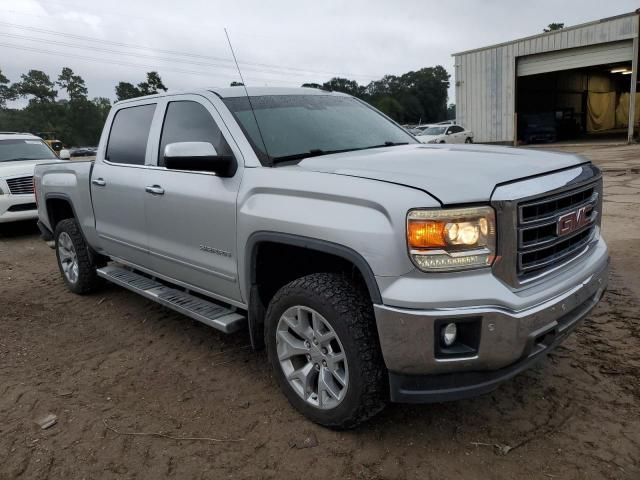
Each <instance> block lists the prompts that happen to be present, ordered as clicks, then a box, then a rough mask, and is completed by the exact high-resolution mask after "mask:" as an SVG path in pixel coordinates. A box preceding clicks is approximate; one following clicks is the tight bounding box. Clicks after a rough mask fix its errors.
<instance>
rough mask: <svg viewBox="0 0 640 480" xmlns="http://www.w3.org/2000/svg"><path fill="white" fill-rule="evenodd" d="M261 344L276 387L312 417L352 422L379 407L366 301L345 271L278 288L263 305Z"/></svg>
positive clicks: (330, 423)
mask: <svg viewBox="0 0 640 480" xmlns="http://www.w3.org/2000/svg"><path fill="white" fill-rule="evenodd" d="M265 343H266V346H267V354H268V357H269V361H270V362H271V366H272V368H273V370H274V373H275V376H276V379H277V381H278V384H279V385H280V388H281V389H282V390H283V392H284V394H285V396H286V397H287V399H288V400H289V402H290V403H291V405H293V407H295V408H296V409H297V410H298V411H299V412H301V413H302V414H303V415H305V416H306V417H307V418H309V419H310V420H312V421H313V422H316V423H318V424H320V425H324V426H326V427H330V428H335V429H346V428H353V427H355V426H357V425H358V424H360V423H362V422H364V421H365V420H367V419H369V418H371V417H372V416H373V415H375V414H376V413H378V412H379V411H380V410H382V409H383V408H384V406H385V399H386V394H387V385H386V371H385V368H384V362H383V360H382V354H381V352H380V343H379V341H378V336H377V331H376V326H375V321H374V317H373V309H372V305H371V302H370V300H369V299H368V296H366V295H365V293H364V292H363V291H362V290H361V289H359V288H358V287H356V286H355V285H354V284H352V283H351V282H350V281H349V280H348V279H347V278H346V277H344V276H342V275H338V274H330V273H316V274H312V275H308V276H306V277H302V278H299V279H297V280H294V281H293V282H291V283H289V284H287V285H285V286H284V287H282V288H281V289H280V290H279V291H278V292H277V293H276V295H275V296H274V297H273V299H272V300H271V302H270V304H269V308H268V310H267V314H266V324H265Z"/></svg>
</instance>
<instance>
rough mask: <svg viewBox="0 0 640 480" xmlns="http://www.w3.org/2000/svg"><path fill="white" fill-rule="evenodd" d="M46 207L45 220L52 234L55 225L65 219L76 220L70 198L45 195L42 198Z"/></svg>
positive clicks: (52, 194) (61, 195) (58, 194)
mask: <svg viewBox="0 0 640 480" xmlns="http://www.w3.org/2000/svg"><path fill="white" fill-rule="evenodd" d="M44 202H45V205H46V206H47V220H48V221H49V227H50V228H51V231H52V232H55V230H56V225H57V224H58V223H60V222H61V221H62V220H65V219H67V218H75V219H76V220H78V216H77V215H76V211H75V208H74V206H73V202H72V201H71V198H70V197H69V196H68V195H66V194H64V193H47V194H45V197H44Z"/></svg>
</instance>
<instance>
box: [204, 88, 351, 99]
mask: <svg viewBox="0 0 640 480" xmlns="http://www.w3.org/2000/svg"><path fill="white" fill-rule="evenodd" d="M208 90H209V91H211V92H213V93H215V94H216V95H218V96H219V97H221V98H233V97H246V96H247V92H248V93H249V96H250V97H260V96H263V95H345V94H344V93H340V92H329V91H327V90H320V89H318V88H307V87H247V89H246V91H245V88H244V87H222V88H209V89H208Z"/></svg>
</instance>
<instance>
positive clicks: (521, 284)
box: [35, 87, 609, 428]
mask: <svg viewBox="0 0 640 480" xmlns="http://www.w3.org/2000/svg"><path fill="white" fill-rule="evenodd" d="M35 185H36V192H37V200H38V205H39V218H40V220H39V222H40V223H39V225H40V228H41V230H42V232H43V236H44V237H45V238H47V239H53V240H55V252H56V255H57V259H58V264H59V266H60V271H61V272H62V278H63V280H64V282H66V284H67V286H68V287H69V289H70V290H72V291H73V292H75V293H79V294H84V293H89V292H91V291H93V290H95V289H96V288H99V286H100V283H101V281H102V280H105V279H106V280H108V281H110V282H114V283H116V284H118V285H121V286H122V287H125V288H127V289H130V290H132V291H134V292H136V293H138V294H140V295H142V296H144V297H146V298H148V299H151V300H153V301H156V302H159V303H160V304H162V305H165V306H167V307H169V308H172V309H175V310H177V311H178V312H181V313H183V314H185V315H186V316H189V317H192V318H194V319H196V320H199V321H201V322H204V323H205V324H207V325H210V326H212V327H214V328H217V329H219V330H221V331H223V332H227V333H232V332H235V331H237V330H239V329H243V328H246V329H248V331H249V334H250V337H251V342H252V345H253V346H254V348H255V349H260V348H262V347H264V346H266V350H267V356H268V359H269V361H270V363H271V364H272V367H273V372H274V376H275V378H276V379H277V382H278V383H279V385H280V387H281V389H282V390H283V392H284V394H285V395H286V397H287V398H288V400H289V401H290V403H291V404H292V405H293V406H294V407H295V408H296V409H298V410H299V411H300V412H302V413H303V414H304V415H305V416H307V417H308V418H309V419H311V420H312V421H314V422H317V423H319V424H322V425H325V426H328V427H333V428H349V427H353V426H355V425H357V424H358V423H360V422H362V421H364V420H365V419H367V418H369V417H371V416H372V415H374V414H375V413H377V412H379V411H380V410H381V409H382V408H383V406H384V405H385V403H386V402H388V401H393V402H409V403H419V402H440V401H445V400H455V399H460V398H465V397H469V396H474V395H479V394H482V393H486V392H489V391H491V390H493V389H495V388H496V387H497V386H498V385H499V384H500V383H501V382H503V381H505V380H507V379H509V378H511V377H513V376H514V375H516V374H517V373H519V372H521V371H522V370H523V369H525V368H527V367H529V366H530V365H531V364H533V363H534V362H536V361H537V360H539V359H541V358H542V357H543V356H544V355H545V354H546V353H548V352H549V351H551V350H552V349H553V348H554V347H556V346H557V345H558V344H559V343H560V342H561V341H562V340H563V339H564V338H565V337H566V336H567V335H568V334H569V332H571V331H572V330H573V329H574V328H575V327H576V326H577V325H578V323H579V322H580V321H581V320H582V319H584V318H585V316H586V315H587V314H588V313H589V311H590V310H591V309H592V308H593V307H594V305H596V303H597V302H598V301H599V299H600V298H601V296H602V294H603V292H604V290H605V288H606V285H607V272H608V265H609V257H608V253H607V246H606V244H605V241H604V240H603V238H602V237H601V235H600V218H601V215H600V212H601V210H602V179H601V175H600V172H599V170H598V169H597V168H596V167H595V166H594V165H592V164H591V163H589V162H588V161H586V160H584V159H583V158H580V157H577V156H573V155H563V154H555V153H546V152H541V151H533V150H519V149H512V148H505V147H490V146H478V145H425V144H421V143H419V142H418V141H417V140H415V138H414V137H413V136H411V135H410V134H408V133H407V132H406V131H405V130H403V129H402V128H401V127H400V126H399V125H397V124H395V123H394V122H393V121H391V120H390V119H389V118H387V117H385V116H384V115H383V114H382V113H380V112H378V111H376V110H375V109H373V108H372V107H370V106H369V105H367V104H365V103H363V102H361V101H360V100H358V99H355V98H352V97H350V96H348V95H344V94H340V93H329V92H325V91H320V90H314V89H277V88H248V89H247V90H245V89H244V88H242V87H237V88H222V89H212V90H203V91H194V92H190V93H166V94H160V95H154V96H148V97H142V98H137V99H133V100H126V101H123V102H119V103H117V104H115V105H114V107H113V108H112V110H111V112H110V114H109V116H108V118H107V121H106V125H105V128H104V132H103V134H102V137H101V139H100V144H99V147H98V152H97V157H96V159H95V161H94V162H81V161H78V162H71V163H56V164H51V165H38V166H36V171H35Z"/></svg>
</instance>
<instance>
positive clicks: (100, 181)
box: [91, 178, 107, 187]
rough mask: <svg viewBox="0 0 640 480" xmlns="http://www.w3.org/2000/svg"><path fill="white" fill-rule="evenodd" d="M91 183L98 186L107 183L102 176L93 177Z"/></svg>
mask: <svg viewBox="0 0 640 480" xmlns="http://www.w3.org/2000/svg"><path fill="white" fill-rule="evenodd" d="M91 183H93V184H94V185H97V186H98V187H104V186H105V185H106V184H107V182H105V181H104V179H103V178H94V179H93V180H91Z"/></svg>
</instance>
